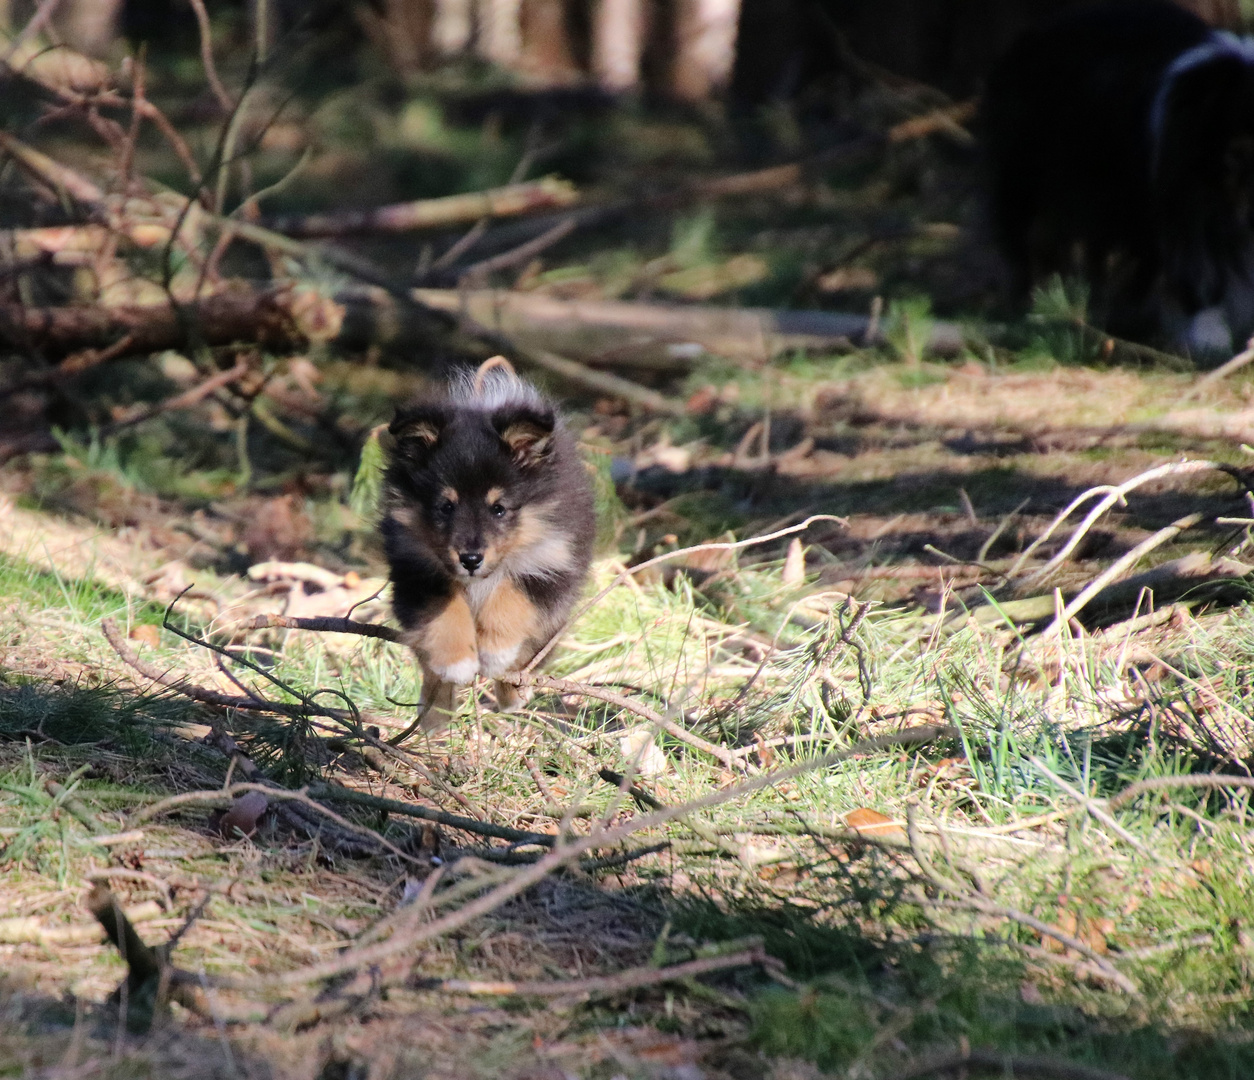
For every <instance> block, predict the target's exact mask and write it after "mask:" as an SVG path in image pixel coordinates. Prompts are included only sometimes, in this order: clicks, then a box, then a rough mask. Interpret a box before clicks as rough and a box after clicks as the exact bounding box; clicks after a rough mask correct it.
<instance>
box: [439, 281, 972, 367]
mask: <svg viewBox="0 0 1254 1080" xmlns="http://www.w3.org/2000/svg"><path fill="white" fill-rule="evenodd" d="M414 295H415V297H416V298H417V299H418V300H419V301H421V302H422V303H423V304H424V305H426V306H428V307H431V308H434V309H435V310H438V311H447V312H449V313H450V314H451V313H457V312H464V313H465V314H467V315H469V316H470V317H471V318H472V319H474V320H475V321H476V322H478V323H480V324H482V325H483V326H488V327H491V328H493V329H494V330H496V331H497V332H499V333H501V334H503V335H505V336H506V337H509V338H511V339H515V340H517V341H518V342H519V343H520V344H523V345H531V346H538V347H543V348H546V349H551V350H553V351H555V352H560V353H562V354H564V355H566V356H575V357H578V358H579V359H580V360H582V361H584V362H585V363H588V364H593V365H596V366H604V367H622V368H631V367H642V368H644V367H647V368H654V369H661V370H683V369H685V368H688V367H690V366H691V365H692V363H693V361H694V359H695V357H694V352H695V354H696V355H697V356H699V355H700V352H701V350H702V349H704V350H707V351H709V352H711V353H715V354H717V355H719V356H727V357H731V358H734V359H742V360H763V359H766V357H767V356H770V355H773V354H775V353H779V352H786V351H789V350H793V349H804V348H809V349H832V348H840V347H844V348H848V347H849V346H850V344H851V343H858V344H861V343H862V341H863V339H864V337H865V335H866V333H867V330H868V326H869V323H870V320H869V318H868V317H867V316H865V315H845V314H840V313H837V312H830V311H774V310H771V309H768V308H719V307H706V306H698V305H683V306H679V305H675V306H667V305H665V304H633V303H625V302H622V301H617V300H559V299H556V298H554V297H551V296H543V295H539V294H536V293H520V292H498V291H495V290H492V289H476V290H454V289H447V290H445V289H416V290H414ZM693 346H698V348H696V349H695V350H694V349H693ZM931 347H932V348H933V349H935V350H937V351H938V352H945V353H954V352H957V351H958V350H960V349H961V347H962V331H961V329H960V328H959V327H957V326H955V325H953V324H951V323H937V324H935V326H934V327H933V331H932V340H931Z"/></svg>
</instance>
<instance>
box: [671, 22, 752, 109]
mask: <svg viewBox="0 0 1254 1080" xmlns="http://www.w3.org/2000/svg"><path fill="white" fill-rule="evenodd" d="M739 18H740V0H678V8H677V11H676V18H675V54H674V63H673V65H672V67H671V78H670V90H671V93H672V94H673V95H674V96H675V97H676V98H678V99H679V100H681V101H705V100H707V99H709V98H711V97H714V96H715V95H717V94H719V93H721V92H722V91H723V90H724V89H726V87H727V85H728V83H729V82H730V81H731V73H732V65H733V63H734V62H735V59H736V25H737V22H738V20H739Z"/></svg>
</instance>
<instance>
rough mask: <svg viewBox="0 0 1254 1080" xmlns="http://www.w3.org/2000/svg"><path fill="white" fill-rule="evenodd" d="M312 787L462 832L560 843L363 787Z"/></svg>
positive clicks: (514, 841) (331, 796)
mask: <svg viewBox="0 0 1254 1080" xmlns="http://www.w3.org/2000/svg"><path fill="white" fill-rule="evenodd" d="M309 790H310V793H311V794H316V795H317V796H318V797H319V798H323V799H331V800H334V801H336V802H347V803H356V804H357V805H359V806H369V807H371V808H372V809H375V810H385V811H387V812H388V813H389V814H402V815H404V816H405V817H412V818H419V819H421V820H422V821H433V822H435V823H436V824H438V825H446V826H448V827H449V828H450V829H461V830H462V831H463V832H470V833H476V834H477V835H479V836H491V837H493V838H494V839H497V840H508V841H509V842H510V843H512V844H540V845H542V846H544V847H553V846H554V845H555V844H556V843H557V837H556V836H554V835H552V834H551V833H537V832H525V831H524V830H522V829H511V828H509V827H508V826H506V825H494V824H493V823H492V822H490V821H479V820H477V819H475V818H468V817H461V816H460V815H458V814H447V813H445V812H444V811H443V810H433V809H432V808H431V807H429V806H418V805H417V804H416V803H407V802H401V801H400V800H399V799H385V798H382V797H381V796H378V795H368V794H367V793H366V792H364V791H353V790H352V789H351V788H344V787H336V786H333V785H331V784H313V785H311V786H310V789H309Z"/></svg>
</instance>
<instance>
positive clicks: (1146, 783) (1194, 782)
mask: <svg viewBox="0 0 1254 1080" xmlns="http://www.w3.org/2000/svg"><path fill="white" fill-rule="evenodd" d="M1177 788H1212V789H1218V788H1247V789H1250V788H1254V777H1249V776H1224V775H1222V774H1221V773H1201V774H1198V775H1195V776H1155V777H1153V778H1152V779H1150V780H1138V781H1136V783H1134V784H1129V785H1128V786H1127V787H1126V788H1124V789H1123V790H1122V791H1121V792H1119V794H1118V795H1115V796H1114V797H1112V798H1111V800H1110V801H1109V802H1108V803H1107V804H1106V805H1107V806H1109V807H1110V808H1111V809H1112V810H1117V809H1118V808H1119V807H1121V806H1126V805H1127V804H1128V803H1130V802H1132V801H1133V800H1135V799H1138V798H1140V797H1141V796H1142V795H1144V794H1146V793H1147V792H1150V791H1173V790H1175V789H1177Z"/></svg>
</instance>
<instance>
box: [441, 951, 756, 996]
mask: <svg viewBox="0 0 1254 1080" xmlns="http://www.w3.org/2000/svg"><path fill="white" fill-rule="evenodd" d="M764 958H765V954H764V953H763V951H762V949H761V948H756V949H747V950H745V951H744V952H738V953H730V954H729V955H727V956H707V957H702V958H701V959H698V960H689V961H687V962H686V963H683V964H673V965H671V966H670V967H664V968H657V967H640V968H632V969H630V970H629V971H620V972H619V973H618V974H616V975H599V976H593V977H591V978H587V979H569V980H561V981H556V982H483V981H480V980H478V979H431V980H424V981H422V982H419V983H418V984H417V986H416V989H419V990H438V991H441V992H443V993H446V994H482V995H488V994H490V995H493V996H498V997H507V996H516V997H570V996H575V995H580V996H582V995H585V994H599V995H609V994H621V993H623V992H625V991H627V990H640V989H643V988H644V987H646V986H660V985H662V984H663V983H668V982H676V981H682V980H684V979H692V978H695V977H696V976H698V975H709V974H711V973H712V972H715V971H726V970H727V969H728V968H735V967H748V966H749V965H751V964H760V963H762V961H763V959H764Z"/></svg>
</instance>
